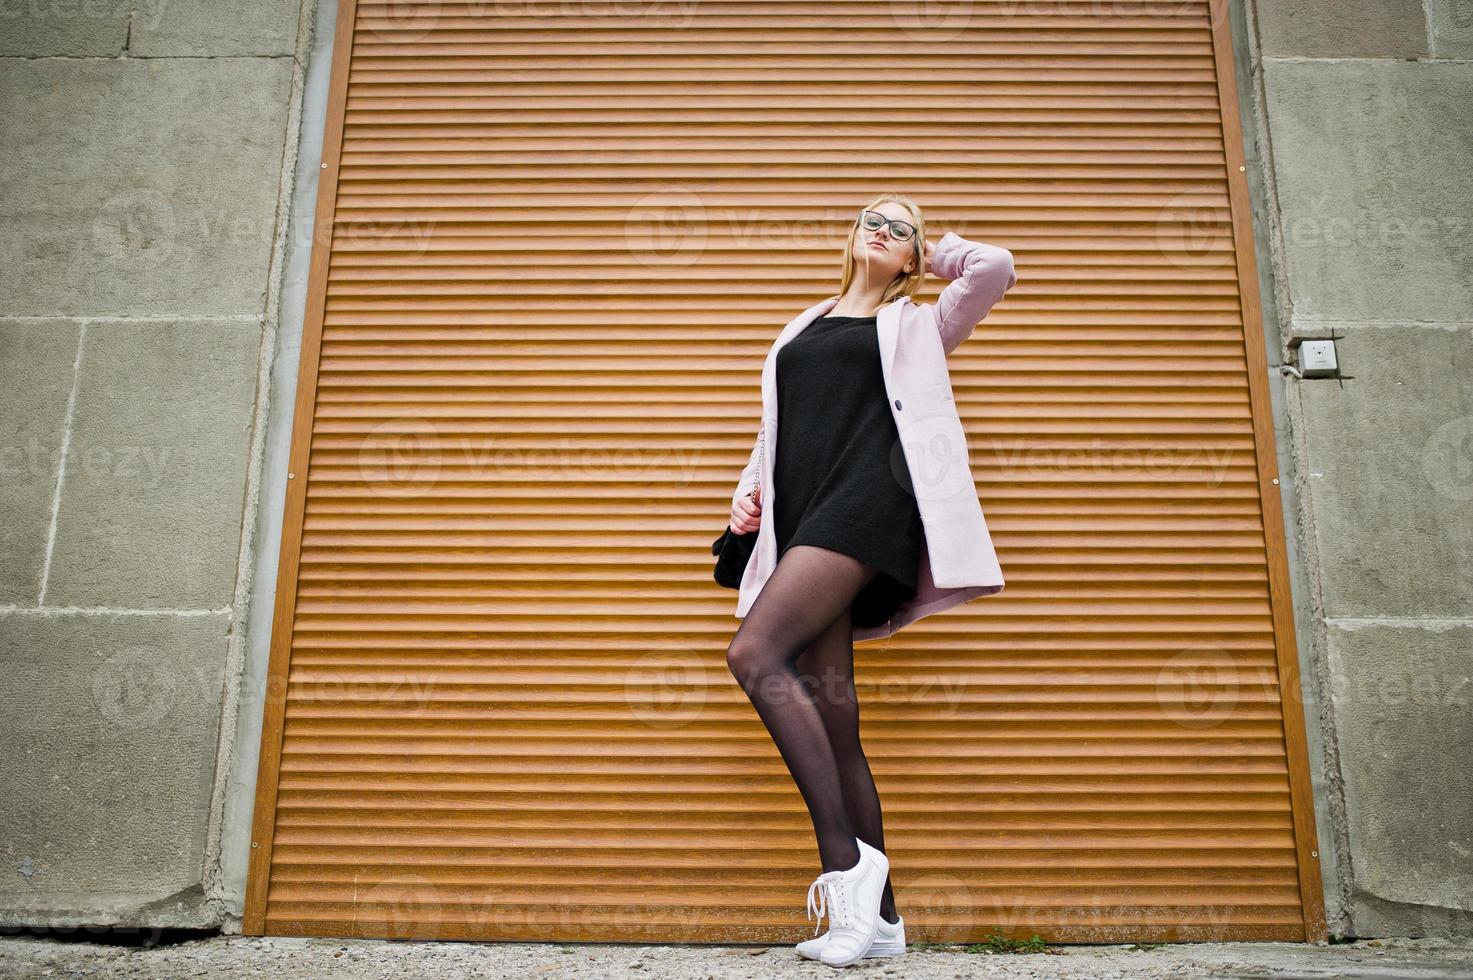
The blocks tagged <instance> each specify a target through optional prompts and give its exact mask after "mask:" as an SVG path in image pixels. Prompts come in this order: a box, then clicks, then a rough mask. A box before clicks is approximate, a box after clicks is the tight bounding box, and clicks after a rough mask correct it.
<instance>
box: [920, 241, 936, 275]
mask: <svg viewBox="0 0 1473 980" xmlns="http://www.w3.org/2000/svg"><path fill="white" fill-rule="evenodd" d="M922 252H923V254H924V256H925V259H926V275H928V276H934V275H935V274H936V273H934V272H932V271H931V256H933V255H935V254H936V243H935V242H933V241H931V240H930V239H929V238H928V239H926V242H925V248H924V249H923V250H922Z"/></svg>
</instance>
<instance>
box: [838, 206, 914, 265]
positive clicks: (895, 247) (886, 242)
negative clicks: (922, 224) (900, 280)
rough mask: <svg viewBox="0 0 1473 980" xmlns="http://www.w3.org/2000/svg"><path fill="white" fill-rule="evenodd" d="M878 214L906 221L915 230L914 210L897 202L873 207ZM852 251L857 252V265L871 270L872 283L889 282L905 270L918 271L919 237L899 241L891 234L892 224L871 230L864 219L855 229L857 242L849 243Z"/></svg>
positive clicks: (854, 240)
mask: <svg viewBox="0 0 1473 980" xmlns="http://www.w3.org/2000/svg"><path fill="white" fill-rule="evenodd" d="M869 210H871V211H878V212H879V213H880V214H883V215H884V216H885V217H886V218H893V219H895V220H896V221H903V222H905V223H906V224H907V225H908V226H910V227H911V228H914V227H915V218H913V217H912V216H911V213H910V209H908V208H907V207H905V205H903V204H897V203H896V202H894V201H885V202H883V203H881V204H876V205H875V206H874V207H872V208H870V209H869ZM849 248H850V249H851V250H852V251H853V253H854V262H855V264H856V265H862V266H865V267H866V268H868V270H869V277H870V280H871V281H879V282H889V281H890V280H891V279H894V278H895V277H896V276H897V275H899V274H900V271H901V270H902V269H914V268H915V249H916V234H915V232H914V231H912V232H911V236H910V238H909V239H907V240H905V241H897V240H896V238H895V237H894V236H893V235H891V234H890V225H889V224H883V225H881V226H880V227H878V228H876V229H875V230H874V231H870V230H869V229H868V228H866V227H864V222H863V221H862V220H861V221H860V222H859V223H857V224H856V225H855V227H854V239H853V240H852V241H851V242H850V243H849Z"/></svg>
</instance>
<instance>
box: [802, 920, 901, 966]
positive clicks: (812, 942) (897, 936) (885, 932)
mask: <svg viewBox="0 0 1473 980" xmlns="http://www.w3.org/2000/svg"><path fill="white" fill-rule="evenodd" d="M828 941H829V934H828V933H824V934H823V935H822V936H819V937H818V938H817V939H805V940H804V941H803V942H801V943H799V944H798V947H797V948H798V955H799V956H804V957H807V958H808V959H810V960H816V959H818V958H819V953H820V952H821V951H822V950H823V945H824V943H826V942H828ZM904 955H905V916H903V915H898V916H896V917H895V921H894V922H886V921H885V920H884V919H881V920H880V924H879V927H878V928H877V929H876V930H875V941H874V942H872V943H870V944H869V949H867V950H865V951H864V957H863V958H864V959H873V958H875V957H877V956H904Z"/></svg>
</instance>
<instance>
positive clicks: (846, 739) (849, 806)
mask: <svg viewBox="0 0 1473 980" xmlns="http://www.w3.org/2000/svg"><path fill="white" fill-rule="evenodd" d="M798 674H799V675H800V676H801V677H803V679H804V681H805V683H807V684H809V689H810V690H812V691H813V692H814V697H815V703H816V704H817V705H818V713H819V715H820V716H821V717H822V718H823V724H824V729H825V731H827V732H828V736H829V747H830V748H831V749H832V750H833V753H834V762H835V764H836V765H837V766H838V767H839V785H840V786H841V787H843V790H844V811H845V812H846V813H847V814H848V815H849V823H850V824H851V825H852V826H853V827H854V833H855V836H857V837H859V839H860V840H862V841H864V842H865V843H866V844H868V845H869V846H870V847H873V848H876V849H877V850H881V851H883V850H884V849H885V829H884V820H883V817H882V815H881V812H880V794H879V791H878V790H877V789H876V788H875V777H874V775H873V774H872V773H871V772H870V768H869V760H868V759H867V758H866V757H865V754H864V748H863V746H861V745H860V741H859V695H858V692H857V691H856V690H855V688H854V629H853V627H852V625H851V624H850V621H849V617H848V616H847V615H846V616H842V617H840V620H839V621H838V622H836V623H835V625H834V626H833V627H831V628H830V629H828V630H827V631H825V632H824V634H823V635H822V636H820V637H819V638H818V639H817V640H815V641H813V643H811V644H810V645H809V647H808V649H807V650H805V651H803V654H802V656H800V657H799V658H798ZM880 917H881V918H883V919H884V920H885V921H886V922H889V923H892V924H893V923H895V922H896V921H898V919H897V916H896V914H895V890H894V889H893V888H892V887H891V886H890V879H889V877H886V878H885V892H884V894H883V895H881V896H880Z"/></svg>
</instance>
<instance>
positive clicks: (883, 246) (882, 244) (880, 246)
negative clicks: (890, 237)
mask: <svg viewBox="0 0 1473 980" xmlns="http://www.w3.org/2000/svg"><path fill="white" fill-rule="evenodd" d="M870 244H871V245H874V246H875V247H876V248H884V249H886V250H887V251H888V250H889V249H888V247H887V246H886V245H885V243H884V242H870Z"/></svg>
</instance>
